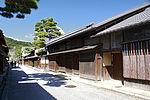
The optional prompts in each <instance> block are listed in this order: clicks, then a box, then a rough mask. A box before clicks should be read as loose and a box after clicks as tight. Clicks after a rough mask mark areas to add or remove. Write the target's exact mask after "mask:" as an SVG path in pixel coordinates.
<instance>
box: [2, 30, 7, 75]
mask: <svg viewBox="0 0 150 100" xmlns="http://www.w3.org/2000/svg"><path fill="white" fill-rule="evenodd" d="M7 60H8V46H7V44H6V41H5V38H4V35H3V32H2V31H1V30H0V74H2V73H3V72H4V71H5V66H6V63H7Z"/></svg>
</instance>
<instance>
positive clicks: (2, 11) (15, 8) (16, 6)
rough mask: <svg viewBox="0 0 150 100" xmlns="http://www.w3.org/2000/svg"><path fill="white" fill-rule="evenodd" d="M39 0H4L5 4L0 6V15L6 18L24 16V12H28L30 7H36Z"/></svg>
mask: <svg viewBox="0 0 150 100" xmlns="http://www.w3.org/2000/svg"><path fill="white" fill-rule="evenodd" d="M38 1H39V0H5V6H4V7H0V15H1V16H3V17H7V18H12V17H14V14H17V15H16V18H24V17H25V14H30V13H31V9H37V8H38V5H37V2H38Z"/></svg>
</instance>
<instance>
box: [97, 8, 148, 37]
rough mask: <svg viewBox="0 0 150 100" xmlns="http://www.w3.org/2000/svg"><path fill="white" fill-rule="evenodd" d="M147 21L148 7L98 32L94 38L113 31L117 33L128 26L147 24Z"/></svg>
mask: <svg viewBox="0 0 150 100" xmlns="http://www.w3.org/2000/svg"><path fill="white" fill-rule="evenodd" d="M148 21H150V7H148V8H146V9H145V10H144V11H143V12H141V13H139V14H136V15H134V16H132V17H129V18H127V19H125V20H123V21H121V22H120V23H118V24H115V25H113V26H111V27H109V28H107V29H106V30H104V31H101V32H99V33H98V34H96V36H98V35H102V34H105V33H109V32H113V31H117V30H119V29H123V28H126V27H130V26H133V25H137V24H140V23H144V22H148Z"/></svg>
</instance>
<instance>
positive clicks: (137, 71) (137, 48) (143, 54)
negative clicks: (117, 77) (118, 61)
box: [123, 40, 150, 80]
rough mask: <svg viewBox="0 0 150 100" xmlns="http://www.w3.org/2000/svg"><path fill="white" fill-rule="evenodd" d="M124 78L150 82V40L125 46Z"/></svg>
mask: <svg viewBox="0 0 150 100" xmlns="http://www.w3.org/2000/svg"><path fill="white" fill-rule="evenodd" d="M123 76H124V77H125V78H133V79H141V80H150V40H145V41H137V42H131V43H125V44H123Z"/></svg>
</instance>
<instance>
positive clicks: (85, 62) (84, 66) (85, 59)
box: [79, 52, 96, 80]
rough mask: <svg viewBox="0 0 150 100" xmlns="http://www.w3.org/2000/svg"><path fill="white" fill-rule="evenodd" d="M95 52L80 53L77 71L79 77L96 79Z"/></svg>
mask: <svg viewBox="0 0 150 100" xmlns="http://www.w3.org/2000/svg"><path fill="white" fill-rule="evenodd" d="M95 56H96V53H95V52H87V53H80V57H79V60H80V62H79V71H80V77H82V78H87V79H92V80H93V79H94V80H95V79H96V73H95V71H96V68H95V64H96V61H95Z"/></svg>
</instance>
